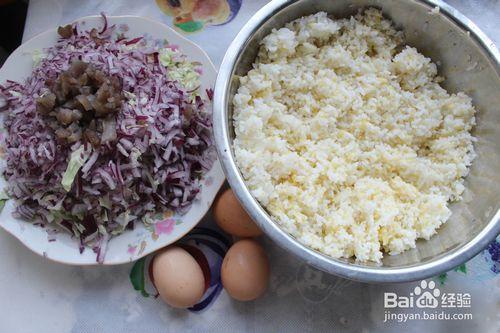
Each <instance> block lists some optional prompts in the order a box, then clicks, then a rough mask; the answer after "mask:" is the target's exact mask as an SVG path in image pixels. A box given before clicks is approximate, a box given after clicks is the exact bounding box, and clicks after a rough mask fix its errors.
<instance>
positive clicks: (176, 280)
mask: <svg viewBox="0 0 500 333" xmlns="http://www.w3.org/2000/svg"><path fill="white" fill-rule="evenodd" d="M153 281H154V284H155V286H156V289H157V290H158V292H159V293H160V296H161V298H162V299H163V300H164V301H165V302H166V303H167V304H169V305H171V306H173V307H175V308H187V307H190V306H192V305H194V304H196V303H197V302H198V301H199V300H200V299H201V297H202V296H203V293H204V292H205V277H204V276H203V271H202V270H201V267H200V265H198V263H197V262H196V260H195V259H194V258H193V257H192V256H191V255H190V254H189V253H188V252H187V251H186V250H184V249H181V248H180V247H177V246H172V247H169V248H167V249H166V250H164V251H163V252H161V253H160V254H158V255H156V257H155V258H154V261H153Z"/></svg>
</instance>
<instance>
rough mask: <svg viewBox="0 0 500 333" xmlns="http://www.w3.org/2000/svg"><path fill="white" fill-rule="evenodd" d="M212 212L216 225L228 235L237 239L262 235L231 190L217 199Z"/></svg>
mask: <svg viewBox="0 0 500 333" xmlns="http://www.w3.org/2000/svg"><path fill="white" fill-rule="evenodd" d="M213 212H214V217H215V221H216V222H217V225H218V226H219V227H220V228H221V229H222V230H224V231H225V232H227V233H228V234H231V235H234V236H238V237H255V236H259V235H261V234H262V231H261V230H260V228H259V227H258V226H257V225H256V224H255V222H254V221H253V220H252V218H251V217H250V216H249V215H248V214H247V212H246V211H245V209H244V208H243V207H242V206H241V204H240V202H239V201H238V199H236V196H235V195H234V193H233V191H232V190H231V189H227V190H226V191H224V193H222V194H221V195H220V196H219V197H218V198H217V200H216V201H215V203H214V206H213Z"/></svg>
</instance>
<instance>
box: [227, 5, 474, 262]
mask: <svg viewBox="0 0 500 333" xmlns="http://www.w3.org/2000/svg"><path fill="white" fill-rule="evenodd" d="M440 80H442V79H441V78H440V77H439V76H437V71H436V65H435V64H434V63H432V62H431V60H430V59H429V58H426V57H425V56H423V55H422V54H420V53H419V52H418V51H417V50H416V49H415V48H412V47H409V46H404V41H403V37H402V34H401V33H400V32H397V31H396V30H395V29H394V27H393V26H392V23H391V22H390V21H388V20H386V19H384V18H383V17H382V15H381V12H380V11H378V10H375V9H369V10H367V11H365V12H364V13H363V14H359V15H357V16H356V17H351V18H349V19H342V20H333V19H331V18H329V17H327V14H326V13H323V12H320V13H317V14H315V15H311V16H307V17H302V18H300V19H297V20H295V21H293V22H290V23H288V24H287V25H286V26H285V27H284V28H281V29H279V30H273V32H272V33H271V34H270V35H268V36H267V37H266V38H264V39H263V41H262V45H261V48H260V51H259V56H258V58H257V60H256V62H255V64H254V68H253V69H252V70H250V71H249V72H248V74H247V76H245V77H242V78H241V80H240V81H241V85H240V87H239V89H238V92H237V94H236V95H235V97H234V101H233V102H234V128H235V132H236V138H235V140H234V149H235V154H236V159H237V163H238V166H239V167H240V169H241V171H242V173H243V175H244V177H245V180H246V183H247V185H248V187H249V188H250V190H251V192H252V194H253V195H254V196H255V197H256V198H257V199H258V200H259V202H260V203H261V204H262V205H263V206H264V207H265V208H266V209H267V210H268V211H269V212H270V213H271V214H272V215H273V216H274V217H275V218H276V220H277V221H278V222H279V223H280V224H281V226H282V227H283V228H284V229H285V230H287V231H288V232H289V233H291V234H292V235H293V236H295V237H296V238H297V239H298V240H299V241H301V242H302V243H304V244H306V245H308V246H310V247H312V248H314V249H317V250H320V251H322V252H323V253H325V254H328V255H330V256H333V257H336V258H337V257H352V256H355V257H356V259H357V260H358V261H375V262H379V261H380V260H381V258H382V252H383V251H385V252H388V253H390V254H397V253H400V252H402V251H405V250H407V249H410V248H413V247H415V240H416V239H418V238H425V239H428V238H429V237H431V236H432V235H433V234H434V233H435V232H436V229H437V228H438V227H439V226H440V225H441V224H442V223H444V222H446V220H447V219H448V218H449V217H450V214H451V213H450V210H449V208H448V207H447V203H448V201H454V200H459V199H460V196H461V193H462V192H463V190H464V186H463V177H465V176H466V175H467V172H468V166H469V165H470V164H471V161H472V160H473V158H474V151H473V146H472V141H473V137H472V136H471V134H470V130H471V128H472V126H473V125H474V123H475V119H474V112H475V110H474V107H473V106H472V104H471V99H470V98H469V97H468V96H467V95H465V94H464V93H458V94H449V93H448V92H446V91H445V90H444V89H443V88H441V87H440V86H439V83H438V82H439V81H440Z"/></svg>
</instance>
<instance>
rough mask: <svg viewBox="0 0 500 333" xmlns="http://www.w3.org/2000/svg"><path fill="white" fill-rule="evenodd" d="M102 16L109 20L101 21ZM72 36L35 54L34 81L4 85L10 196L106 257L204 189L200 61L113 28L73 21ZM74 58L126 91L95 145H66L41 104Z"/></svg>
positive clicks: (207, 152) (27, 215) (32, 216)
mask: <svg viewBox="0 0 500 333" xmlns="http://www.w3.org/2000/svg"><path fill="white" fill-rule="evenodd" d="M103 17H104V16H103ZM71 29H72V30H70V31H69V32H70V33H69V34H68V36H66V38H60V39H59V40H58V42H57V43H56V44H55V46H53V47H51V48H49V49H46V50H43V52H42V53H37V54H36V56H37V58H38V59H36V62H37V63H36V64H35V67H34V69H33V72H32V75H31V76H30V77H29V78H28V79H27V80H26V81H25V82H24V83H17V82H13V81H7V82H6V83H5V84H3V85H1V86H0V100H2V102H3V103H0V105H1V104H3V107H2V111H4V113H5V118H4V126H5V129H6V130H7V133H8V135H7V138H6V142H5V145H6V168H5V170H4V176H5V178H6V180H7V182H8V189H7V191H8V194H9V196H10V197H12V198H14V199H16V202H17V208H16V211H15V215H16V217H18V218H22V219H25V220H29V221H32V222H33V223H39V224H41V225H48V224H57V225H60V226H62V227H63V228H65V229H67V230H68V231H69V232H71V233H72V234H73V235H74V236H75V237H77V238H78V239H79V240H80V244H81V246H80V249H81V251H83V249H84V245H88V246H91V247H92V248H93V249H94V251H95V252H96V253H97V260H98V261H102V260H103V258H104V253H105V247H106V244H107V241H108V240H109V238H110V237H112V236H113V235H117V234H120V233H121V232H123V231H124V230H125V229H127V228H133V226H134V223H136V222H139V221H142V222H144V223H146V224H148V223H149V224H151V223H154V220H153V215H155V214H156V213H158V212H163V211H166V210H172V211H175V212H178V213H185V212H186V211H187V210H188V209H189V207H190V205H191V204H192V202H193V200H195V199H196V198H197V196H198V195H199V193H200V189H201V183H200V179H201V177H202V176H203V174H204V173H205V172H207V171H208V170H210V169H211V167H212V164H213V161H214V160H215V150H214V148H213V144H212V138H211V127H212V124H211V117H210V113H209V110H208V108H207V107H206V100H205V99H204V98H203V97H202V94H203V95H204V96H206V97H207V98H208V99H211V95H212V92H211V90H209V91H206V92H200V88H199V86H200V83H199V75H200V73H201V70H200V68H199V66H200V64H197V63H191V62H189V61H187V59H186V57H185V56H184V55H183V54H182V53H181V52H180V51H179V50H178V49H177V48H176V47H175V46H172V45H168V44H166V45H162V46H158V45H157V44H158V43H152V42H149V43H147V42H146V41H144V38H143V37H137V38H133V39H129V38H126V37H125V36H124V35H123V34H120V33H118V32H116V29H115V27H114V26H108V24H107V22H106V18H105V17H104V27H103V29H102V30H100V31H97V30H95V29H93V30H91V31H83V30H82V29H81V28H80V27H79V26H78V25H77V24H73V25H72V26H71ZM74 61H83V62H85V63H88V64H91V65H92V66H93V68H96V69H98V70H100V71H102V72H103V73H105V74H106V75H108V76H110V77H116V78H118V80H119V83H120V84H121V87H122V94H123V101H122V105H121V108H120V110H119V112H117V113H116V115H114V116H113V117H114V118H113V119H112V121H111V122H107V124H106V125H105V126H106V128H105V129H104V131H105V133H106V134H103V136H104V135H106V136H107V137H108V138H109V140H106V141H105V142H103V143H102V144H101V145H99V146H97V147H96V146H94V145H91V144H89V143H88V142H86V141H84V140H83V139H82V140H79V141H77V142H74V143H72V144H61V142H59V141H58V138H57V137H56V136H55V133H54V130H53V129H52V128H51V127H50V126H48V121H47V118H45V117H44V116H43V115H42V114H40V113H39V112H37V111H36V101H37V99H38V98H40V97H43V96H44V95H45V94H47V93H49V88H48V86H47V82H53V81H54V80H56V78H57V77H58V75H59V74H60V73H61V72H63V71H65V70H67V69H68V68H69V67H70V65H71V63H72V62H74Z"/></svg>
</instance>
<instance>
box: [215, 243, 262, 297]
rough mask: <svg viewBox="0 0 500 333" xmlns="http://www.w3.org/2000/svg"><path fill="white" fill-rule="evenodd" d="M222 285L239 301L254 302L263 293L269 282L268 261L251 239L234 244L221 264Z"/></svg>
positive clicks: (260, 247) (257, 244) (259, 247)
mask: <svg viewBox="0 0 500 333" xmlns="http://www.w3.org/2000/svg"><path fill="white" fill-rule="evenodd" d="M221 276H222V285H223V286H224V288H225V289H226V291H227V292H228V294H229V295H230V296H231V297H233V298H234V299H237V300H239V301H250V300H254V299H256V298H257V297H259V296H260V295H262V294H263V293H264V291H265V290H266V288H267V284H268V282H269V260H268V258H267V255H266V252H265V251H264V249H263V248H262V246H260V245H259V243H257V242H256V241H255V240H253V239H242V240H240V241H238V242H236V243H235V244H234V245H233V246H232V247H231V248H230V249H229V251H228V252H227V254H226V256H225V257H224V261H223V263H222V271H221Z"/></svg>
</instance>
